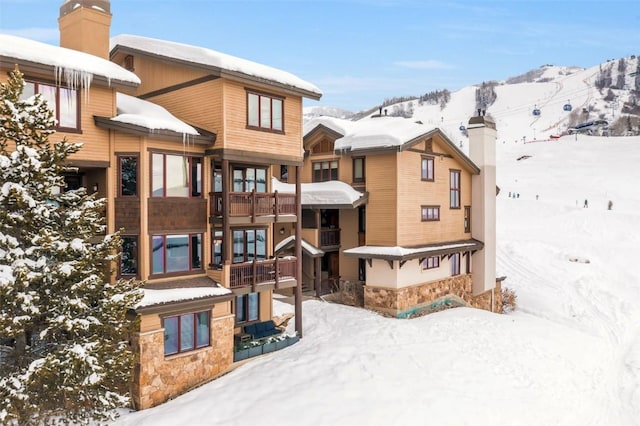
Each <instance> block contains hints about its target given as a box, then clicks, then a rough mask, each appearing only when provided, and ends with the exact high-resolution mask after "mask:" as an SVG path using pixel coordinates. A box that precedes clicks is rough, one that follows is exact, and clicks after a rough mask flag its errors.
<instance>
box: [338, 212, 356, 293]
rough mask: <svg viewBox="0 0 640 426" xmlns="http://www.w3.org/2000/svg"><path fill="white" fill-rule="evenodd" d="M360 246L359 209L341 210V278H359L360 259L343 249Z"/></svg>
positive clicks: (354, 279)
mask: <svg viewBox="0 0 640 426" xmlns="http://www.w3.org/2000/svg"><path fill="white" fill-rule="evenodd" d="M353 247H358V209H344V210H340V248H341V250H340V279H343V280H348V281H357V280H358V259H357V258H355V257H350V256H345V255H344V253H343V250H347V249H350V248H353Z"/></svg>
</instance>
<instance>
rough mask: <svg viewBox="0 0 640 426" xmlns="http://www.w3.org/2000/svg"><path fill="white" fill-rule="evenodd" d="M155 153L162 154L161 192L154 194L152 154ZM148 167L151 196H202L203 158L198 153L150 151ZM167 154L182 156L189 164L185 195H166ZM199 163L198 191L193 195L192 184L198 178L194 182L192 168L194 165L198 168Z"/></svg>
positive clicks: (194, 197) (154, 154)
mask: <svg viewBox="0 0 640 426" xmlns="http://www.w3.org/2000/svg"><path fill="white" fill-rule="evenodd" d="M156 155H161V156H162V194H155V193H154V183H155V181H154V172H155V170H156V169H155V164H154V156H156ZM150 156H151V158H150V167H149V169H150V170H149V172H150V179H149V193H150V194H151V198H156V199H159V198H193V199H196V198H203V197H204V191H203V190H202V189H203V182H204V158H203V157H202V156H200V155H189V154H180V153H176V152H163V151H152V152H151V153H150ZM167 156H172V157H182V158H187V160H188V163H189V166H188V172H187V176H186V178H187V181H188V182H187V185H186V186H187V195H167ZM198 164H199V165H200V167H199V171H200V179H199V182H200V192H199V193H197V195H193V194H194V184H195V185H196V186H197V182H198V179H197V177H196V181H195V183H194V179H193V170H194V167H196V171H197V170H198V167H197V165H198Z"/></svg>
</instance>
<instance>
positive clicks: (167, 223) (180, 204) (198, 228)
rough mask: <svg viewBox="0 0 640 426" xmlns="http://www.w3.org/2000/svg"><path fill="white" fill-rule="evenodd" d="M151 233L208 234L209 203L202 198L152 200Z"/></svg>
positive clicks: (150, 202) (150, 213) (150, 207)
mask: <svg viewBox="0 0 640 426" xmlns="http://www.w3.org/2000/svg"><path fill="white" fill-rule="evenodd" d="M148 227H149V233H170V232H206V230H207V201H206V200H205V199H200V198H150V199H149V225H148Z"/></svg>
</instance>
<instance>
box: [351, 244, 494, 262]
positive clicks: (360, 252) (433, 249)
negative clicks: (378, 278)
mask: <svg viewBox="0 0 640 426" xmlns="http://www.w3.org/2000/svg"><path fill="white" fill-rule="evenodd" d="M482 247H484V244H483V243H482V242H481V241H478V240H474V239H471V240H464V241H451V242H446V243H439V244H429V245H425V246H421V247H400V246H360V247H355V248H352V249H347V250H344V254H346V255H348V256H352V257H359V258H362V259H385V260H409V259H417V258H421V257H426V256H438V255H447V254H451V253H459V252H462V251H475V250H480V249H482Z"/></svg>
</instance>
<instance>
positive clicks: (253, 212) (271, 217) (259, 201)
mask: <svg viewBox="0 0 640 426" xmlns="http://www.w3.org/2000/svg"><path fill="white" fill-rule="evenodd" d="M210 197H211V208H210V214H211V216H212V218H221V217H222V216H223V215H224V214H225V211H224V209H223V207H222V192H212V193H210ZM226 215H227V217H228V218H229V221H230V223H246V222H250V223H256V222H261V223H269V222H272V221H274V222H278V221H283V222H290V221H295V216H296V195H295V194H282V193H278V192H274V193H264V192H255V191H253V192H231V193H230V194H229V207H228V209H227V212H226Z"/></svg>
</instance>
